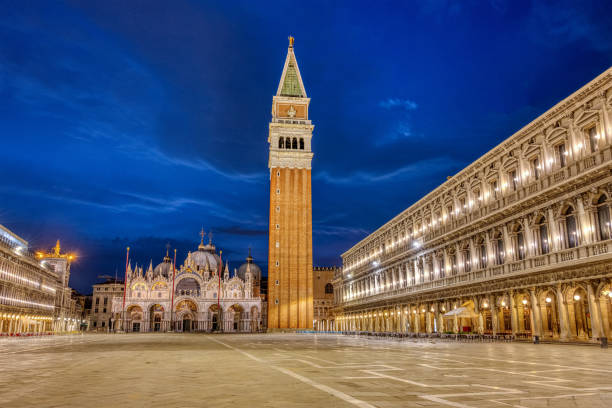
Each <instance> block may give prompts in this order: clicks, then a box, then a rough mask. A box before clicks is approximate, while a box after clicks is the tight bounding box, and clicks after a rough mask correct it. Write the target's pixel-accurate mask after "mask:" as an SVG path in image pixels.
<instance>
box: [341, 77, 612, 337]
mask: <svg viewBox="0 0 612 408" xmlns="http://www.w3.org/2000/svg"><path fill="white" fill-rule="evenodd" d="M477 119H478V118H476V120H477ZM468 142H469V141H458V143H468ZM611 204H612V69H608V70H607V71H606V72H604V73H603V74H601V75H599V76H598V77H597V78H595V79H593V80H592V81H591V82H589V83H588V84H586V85H585V86H584V87H582V88H580V89H579V90H578V91H576V92H574V93H573V94H572V95H570V96H569V97H567V98H566V99H564V100H563V101H561V102H559V103H558V104H557V105H555V106H554V107H552V108H551V109H550V110H548V111H547V112H545V113H544V114H543V115H541V116H540V117H538V118H537V119H535V120H534V121H533V122H531V123H529V124H528V125H527V126H525V127H524V128H523V129H521V130H519V131H518V132H517V133H515V134H514V135H512V136H510V137H509V138H508V139H506V140H504V141H503V142H502V143H501V144H499V145H498V146H496V147H494V148H493V149H492V150H491V151H489V152H487V153H485V154H484V155H483V156H482V157H480V158H478V159H477V160H476V161H475V162H473V163H471V164H470V165H468V166H467V167H466V168H464V169H463V170H461V171H460V172H459V173H457V174H456V175H454V176H453V177H450V178H449V179H448V180H447V181H446V182H444V183H443V184H442V185H440V186H439V187H438V188H436V189H435V190H433V191H432V192H430V193H429V194H427V195H426V196H425V197H423V198H421V199H420V200H418V201H417V202H416V203H414V204H413V205H411V206H410V207H408V208H407V209H406V210H404V211H403V212H401V213H400V214H398V215H397V216H395V217H394V218H393V219H391V220H390V221H388V222H387V223H385V224H384V225H382V226H381V227H380V228H378V229H377V230H376V231H374V232H373V233H372V234H370V235H369V236H367V237H366V238H364V239H363V240H362V241H360V242H359V243H357V244H356V245H355V246H353V247H352V248H350V249H349V250H348V251H346V252H345V253H344V254H342V262H343V269H342V273H339V274H338V276H337V278H336V279H335V281H334V290H335V299H336V303H337V308H336V311H337V313H338V315H337V318H336V326H337V327H338V328H339V329H342V330H358V331H381V332H385V331H389V332H409V333H415V334H430V333H434V332H437V333H444V332H452V333H458V332H475V333H484V334H487V333H488V334H491V335H504V336H506V335H507V336H512V335H513V336H515V337H524V338H531V337H536V336H538V337H540V338H545V339H552V340H560V341H570V340H582V341H591V342H596V341H600V340H601V341H602V342H605V338H608V337H610V335H612V291H611V290H612V288H611V283H612V235H611V228H610V219H611V214H610V207H611Z"/></svg>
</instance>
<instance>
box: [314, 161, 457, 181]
mask: <svg viewBox="0 0 612 408" xmlns="http://www.w3.org/2000/svg"><path fill="white" fill-rule="evenodd" d="M463 165H464V163H460V162H458V161H456V160H454V159H452V158H448V157H437V158H433V159H430V160H422V161H418V162H415V163H411V164H409V165H407V166H404V167H400V168H399V169H396V170H393V171H390V172H387V173H375V172H364V171H358V172H356V173H354V174H352V175H350V176H334V175H331V174H329V173H328V172H325V171H324V172H320V173H317V174H316V175H315V177H314V178H315V179H317V180H322V181H325V182H327V183H330V184H341V185H351V184H362V183H381V182H388V181H393V182H397V181H399V180H403V179H407V178H416V177H422V176H423V174H429V175H432V174H436V173H439V172H443V171H447V172H448V171H449V170H455V169H457V168H460V167H461V166H463Z"/></svg>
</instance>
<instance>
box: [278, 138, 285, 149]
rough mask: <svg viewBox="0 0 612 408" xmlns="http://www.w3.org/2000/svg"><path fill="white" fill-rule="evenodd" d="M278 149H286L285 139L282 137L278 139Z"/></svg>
mask: <svg viewBox="0 0 612 408" xmlns="http://www.w3.org/2000/svg"><path fill="white" fill-rule="evenodd" d="M278 148H279V149H284V148H285V139H284V138H282V137H279V138H278Z"/></svg>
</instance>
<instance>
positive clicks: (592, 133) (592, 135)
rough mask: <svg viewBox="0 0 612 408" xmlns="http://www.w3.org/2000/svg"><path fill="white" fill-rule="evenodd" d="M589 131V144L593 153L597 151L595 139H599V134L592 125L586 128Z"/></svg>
mask: <svg viewBox="0 0 612 408" xmlns="http://www.w3.org/2000/svg"><path fill="white" fill-rule="evenodd" d="M588 133H589V145H590V146H591V153H595V152H596V151H597V140H598V139H599V135H597V128H596V127H595V126H593V127H592V128H590V129H589V130H588Z"/></svg>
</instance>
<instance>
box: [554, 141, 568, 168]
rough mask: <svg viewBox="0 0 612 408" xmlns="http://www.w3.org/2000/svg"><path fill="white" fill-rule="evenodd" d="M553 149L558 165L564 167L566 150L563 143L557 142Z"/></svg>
mask: <svg viewBox="0 0 612 408" xmlns="http://www.w3.org/2000/svg"><path fill="white" fill-rule="evenodd" d="M555 150H556V154H557V162H558V163H559V167H565V165H566V164H567V151H566V150H565V143H561V144H558V145H557V146H556V147H555Z"/></svg>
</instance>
